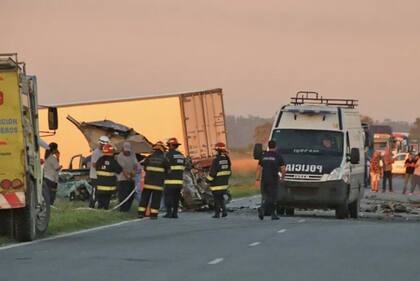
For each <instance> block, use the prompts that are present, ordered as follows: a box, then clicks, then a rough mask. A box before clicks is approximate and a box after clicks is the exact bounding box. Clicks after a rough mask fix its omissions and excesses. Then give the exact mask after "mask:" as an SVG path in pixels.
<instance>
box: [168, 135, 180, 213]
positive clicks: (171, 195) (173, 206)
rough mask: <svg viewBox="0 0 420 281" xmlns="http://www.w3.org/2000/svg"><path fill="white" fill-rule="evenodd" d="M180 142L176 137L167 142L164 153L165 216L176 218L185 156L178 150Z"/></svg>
mask: <svg viewBox="0 0 420 281" xmlns="http://www.w3.org/2000/svg"><path fill="white" fill-rule="evenodd" d="M180 145H181V144H180V143H179V142H178V140H177V139H176V138H170V139H169V140H168V142H167V146H168V149H169V151H168V152H167V153H166V165H167V166H166V172H167V174H166V179H165V207H166V215H165V216H164V217H165V218H174V219H177V218H178V207H179V200H180V197H181V189H182V186H183V184H184V170H185V156H184V155H183V154H182V153H181V152H179V151H178V147H179V146H180Z"/></svg>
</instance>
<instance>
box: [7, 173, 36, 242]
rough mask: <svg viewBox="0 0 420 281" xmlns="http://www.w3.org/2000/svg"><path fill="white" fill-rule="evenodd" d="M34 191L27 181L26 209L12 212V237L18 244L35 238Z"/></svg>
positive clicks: (33, 187)
mask: <svg viewBox="0 0 420 281" xmlns="http://www.w3.org/2000/svg"><path fill="white" fill-rule="evenodd" d="M35 207H36V191H35V186H34V183H33V182H32V181H31V180H29V181H28V186H27V192H26V207H25V208H21V209H16V210H13V226H14V237H15V239H16V240H17V241H18V242H27V241H32V240H34V239H35V238H36V208H35Z"/></svg>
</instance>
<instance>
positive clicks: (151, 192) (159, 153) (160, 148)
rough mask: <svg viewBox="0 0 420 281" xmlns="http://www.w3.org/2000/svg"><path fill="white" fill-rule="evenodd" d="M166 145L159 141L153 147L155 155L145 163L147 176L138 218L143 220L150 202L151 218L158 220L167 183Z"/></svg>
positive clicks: (151, 155) (149, 157) (150, 156)
mask: <svg viewBox="0 0 420 281" xmlns="http://www.w3.org/2000/svg"><path fill="white" fill-rule="evenodd" d="M165 150H166V148H165V145H164V144H163V142H161V141H158V142H157V143H155V144H154V145H153V153H152V154H150V155H149V156H148V157H147V158H146V159H145V160H144V162H143V166H144V170H145V171H146V176H145V178H144V186H143V191H142V193H141V199H140V204H139V209H138V217H139V218H143V217H144V215H145V213H146V209H147V206H148V205H149V201H150V218H151V219H157V217H158V214H159V207H160V201H161V198H162V193H163V187H164V181H165V173H166V170H165V167H166V163H165V162H166V160H165V155H164V153H165Z"/></svg>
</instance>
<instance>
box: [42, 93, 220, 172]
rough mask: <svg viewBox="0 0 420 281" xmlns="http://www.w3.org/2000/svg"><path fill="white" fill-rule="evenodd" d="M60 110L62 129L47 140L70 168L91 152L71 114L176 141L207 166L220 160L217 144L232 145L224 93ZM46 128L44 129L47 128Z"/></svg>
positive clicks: (78, 105) (98, 103)
mask: <svg viewBox="0 0 420 281" xmlns="http://www.w3.org/2000/svg"><path fill="white" fill-rule="evenodd" d="M54 106H55V107H57V109H58V116H59V124H60V131H59V132H57V133H56V134H55V135H54V136H51V137H49V138H46V140H47V141H48V142H51V141H54V142H57V143H58V144H59V146H60V153H61V163H62V164H63V165H64V166H66V165H68V163H69V162H70V160H71V158H72V156H73V155H76V154H83V155H86V156H87V155H89V154H90V150H91V149H90V148H89V145H88V143H87V141H86V140H85V138H84V136H83V134H82V133H81V132H80V131H79V129H78V128H77V127H76V126H75V125H74V124H72V123H71V122H70V121H69V120H67V117H68V116H72V117H73V118H75V119H77V120H83V121H85V122H91V121H99V120H112V121H114V122H117V123H120V124H124V125H126V126H128V127H131V128H133V129H134V130H135V131H137V132H139V133H141V134H142V135H144V136H145V137H146V138H147V139H148V140H150V141H152V142H155V141H158V140H162V141H166V140H167V139H168V138H170V137H176V138H178V140H179V141H180V142H181V143H182V146H181V148H180V149H181V150H182V151H183V152H184V153H185V154H186V155H188V156H190V157H191V158H192V159H193V161H194V162H201V163H203V165H207V164H208V162H209V160H210V159H211V158H212V157H213V156H214V151H213V147H214V145H215V144H216V143H217V142H225V143H226V141H227V138H226V128H225V114H224V106H223V93H222V89H211V90H203V91H194V92H184V93H175V94H166V95H159V96H148V97H133V98H120V99H113V100H103V101H94V102H78V103H68V104H59V105H54ZM47 118H48V112H47V110H46V109H41V110H40V120H41V124H42V123H43V122H42V121H43V120H47ZM45 129H46V128H43V127H42V126H41V130H45Z"/></svg>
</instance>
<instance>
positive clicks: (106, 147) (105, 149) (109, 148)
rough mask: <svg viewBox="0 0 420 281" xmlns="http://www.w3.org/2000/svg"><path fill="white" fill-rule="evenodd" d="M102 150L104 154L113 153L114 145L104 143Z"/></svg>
mask: <svg viewBox="0 0 420 281" xmlns="http://www.w3.org/2000/svg"><path fill="white" fill-rule="evenodd" d="M102 152H103V153H104V155H113V154H114V147H113V146H112V145H111V144H109V143H108V144H105V145H104V147H102Z"/></svg>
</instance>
